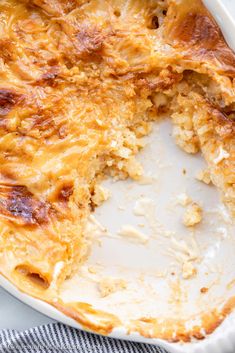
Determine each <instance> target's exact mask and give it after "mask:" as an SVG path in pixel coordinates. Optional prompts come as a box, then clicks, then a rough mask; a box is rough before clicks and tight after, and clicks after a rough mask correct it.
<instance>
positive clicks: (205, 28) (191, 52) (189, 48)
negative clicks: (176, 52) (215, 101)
mask: <svg viewBox="0 0 235 353" xmlns="http://www.w3.org/2000/svg"><path fill="white" fill-rule="evenodd" d="M171 18H172V21H170V22H169V23H168V26H167V30H166V33H165V35H166V37H167V38H168V40H170V42H171V44H173V45H174V46H175V45H176V46H177V47H182V48H183V50H184V57H187V58H189V59H190V60H197V61H198V62H200V61H201V62H208V61H212V62H214V64H215V65H216V67H217V70H219V66H221V71H223V72H226V73H227V74H228V75H231V76H235V54H234V53H233V51H232V50H231V49H230V48H229V47H228V45H227V43H226V42H225V40H224V37H223V34H222V32H221V30H220V28H219V26H218V25H217V23H216V22H215V20H214V19H213V17H212V16H211V15H210V13H209V12H208V11H207V10H206V8H205V7H204V6H203V4H202V2H201V1H196V2H190V1H188V0H182V1H181V3H180V5H174V6H172V7H171ZM218 62H219V63H220V65H218Z"/></svg>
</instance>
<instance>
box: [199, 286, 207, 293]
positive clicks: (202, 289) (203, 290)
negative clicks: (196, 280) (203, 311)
mask: <svg viewBox="0 0 235 353" xmlns="http://www.w3.org/2000/svg"><path fill="white" fill-rule="evenodd" d="M200 292H201V293H203V294H204V293H207V292H208V288H207V287H202V288H201V289H200Z"/></svg>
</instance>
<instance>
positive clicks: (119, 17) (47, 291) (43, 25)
mask: <svg viewBox="0 0 235 353" xmlns="http://www.w3.org/2000/svg"><path fill="white" fill-rule="evenodd" d="M234 77H235V55H234V53H233V52H232V51H231V49H230V48H229V47H228V46H227V44H226V43H225V41H224V39H223V36H222V34H221V32H220V30H219V28H218V26H217V25H216V23H215V21H214V19H213V18H212V17H211V15H210V14H209V13H208V11H207V10H206V9H205V8H204V6H203V5H202V3H201V1H200V0H191V1H188V0H169V1H164V0H90V1H85V0H33V1H29V0H28V1H26V0H2V1H1V2H0V165H1V168H0V178H1V179H0V192H1V197H0V225H1V236H0V254H1V255H0V266H1V272H2V274H3V275H4V276H6V277H7V278H9V279H10V280H11V281H13V282H14V283H15V284H16V285H17V286H18V287H19V288H20V289H22V290H24V291H25V292H27V293H29V294H31V295H34V296H37V297H40V298H42V299H44V300H48V301H51V300H52V298H53V299H55V298H56V295H57V294H56V293H57V290H58V288H59V285H60V283H62V281H64V280H65V278H66V277H68V276H71V275H72V273H73V271H74V270H75V269H76V268H77V266H78V265H79V263H80V262H81V261H82V260H83V259H84V256H85V255H86V244H85V242H84V239H83V231H84V226H85V224H86V221H87V218H88V215H89V213H90V211H91V209H92V208H93V207H94V206H95V204H94V200H93V196H94V193H95V188H96V184H97V183H98V182H99V181H100V179H101V178H102V177H103V176H104V175H105V174H109V175H111V176H113V175H118V176H119V177H120V178H125V177H128V176H130V177H132V178H134V179H135V178H138V177H139V176H140V174H141V167H140V166H139V165H138V164H137V162H136V161H135V154H136V153H137V152H138V150H139V149H140V148H141V141H140V138H141V137H142V136H144V135H146V134H147V133H148V132H149V122H150V121H152V120H156V119H157V118H158V117H159V116H160V115H162V114H163V113H165V112H170V113H171V115H172V120H173V124H174V135H175V138H176V142H177V143H178V144H179V145H180V146H181V147H182V148H184V149H185V150H186V151H187V152H189V153H195V152H197V151H198V150H199V149H201V150H202V152H203V154H204V156H205V158H206V160H207V162H208V165H209V167H210V169H211V173H212V180H213V182H214V183H215V184H216V185H217V186H218V187H219V189H220V190H221V192H222V194H223V195H224V199H225V201H226V203H227V204H228V205H229V207H230V209H231V212H232V214H233V215H234V214H235V190H234V183H235V148H234V129H235V127H234V126H235V121H234V109H235V105H234V104H235V91H234V88H235V87H234V82H235V81H234ZM182 116H184V117H186V119H185V118H182ZM61 310H62V309H61ZM74 310H75V311H76V309H74V308H73V311H74ZM70 315H71V313H70Z"/></svg>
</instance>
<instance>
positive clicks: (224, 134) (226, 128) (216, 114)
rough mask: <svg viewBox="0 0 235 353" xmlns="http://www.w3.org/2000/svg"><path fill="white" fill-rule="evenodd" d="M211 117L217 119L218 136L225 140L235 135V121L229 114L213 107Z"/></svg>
mask: <svg viewBox="0 0 235 353" xmlns="http://www.w3.org/2000/svg"><path fill="white" fill-rule="evenodd" d="M211 116H213V118H214V119H215V130H216V133H217V134H218V136H220V137H221V138H223V139H225V138H228V137H233V136H234V134H235V120H233V119H232V118H230V117H229V114H227V113H224V112H223V111H220V110H219V109H216V108H214V107H211Z"/></svg>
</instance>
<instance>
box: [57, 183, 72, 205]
mask: <svg viewBox="0 0 235 353" xmlns="http://www.w3.org/2000/svg"><path fill="white" fill-rule="evenodd" d="M72 194H73V185H71V184H68V185H64V186H63V187H62V188H61V189H60V191H59V195H58V199H59V201H62V202H68V201H69V198H70V196H71V195H72Z"/></svg>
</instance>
